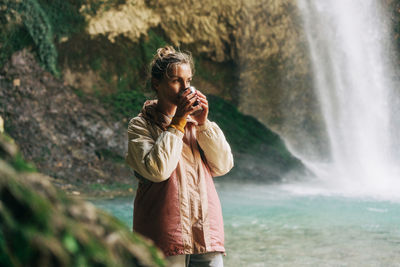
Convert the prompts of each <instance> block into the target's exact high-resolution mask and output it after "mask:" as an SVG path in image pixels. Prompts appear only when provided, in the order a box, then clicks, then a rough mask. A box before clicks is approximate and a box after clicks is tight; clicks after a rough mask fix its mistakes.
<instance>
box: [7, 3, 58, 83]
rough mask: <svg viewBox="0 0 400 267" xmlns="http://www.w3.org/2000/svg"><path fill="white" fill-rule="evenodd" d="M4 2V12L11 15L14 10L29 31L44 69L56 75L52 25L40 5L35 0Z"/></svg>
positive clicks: (55, 53)
mask: <svg viewBox="0 0 400 267" xmlns="http://www.w3.org/2000/svg"><path fill="white" fill-rule="evenodd" d="M4 3H5V6H6V14H8V15H9V16H10V17H11V16H14V15H15V14H14V13H13V11H16V12H17V13H18V15H19V16H20V17H21V19H22V22H23V24H24V25H25V27H26V30H27V32H29V35H30V36H31V38H32V40H33V42H34V43H35V46H36V48H37V51H38V55H39V58H40V60H41V62H42V63H43V65H44V66H45V67H46V69H47V70H49V71H50V72H52V73H53V74H55V75H58V74H59V72H58V70H57V50H56V48H55V46H54V43H53V32H52V27H51V24H50V22H49V20H48V17H47V16H46V13H45V12H44V11H43V9H42V8H41V6H40V5H39V4H38V2H37V1H36V0H24V1H13V0H6V1H5V2H4ZM14 34H15V33H14ZM11 35H13V32H11Z"/></svg>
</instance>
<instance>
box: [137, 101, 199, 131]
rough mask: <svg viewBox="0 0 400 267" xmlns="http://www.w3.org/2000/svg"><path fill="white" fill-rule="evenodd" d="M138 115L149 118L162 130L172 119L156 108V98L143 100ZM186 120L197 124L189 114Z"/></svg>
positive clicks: (165, 128)
mask: <svg viewBox="0 0 400 267" xmlns="http://www.w3.org/2000/svg"><path fill="white" fill-rule="evenodd" d="M139 116H142V117H143V118H145V119H146V120H149V121H150V122H152V123H155V124H157V125H158V126H159V127H160V128H161V129H163V130H164V131H165V130H167V128H168V126H169V125H170V124H171V120H172V118H170V117H168V116H167V115H165V114H163V113H161V112H160V111H158V110H157V100H156V99H153V100H147V101H146V102H144V104H143V108H142V110H141V111H140V114H139ZM186 120H187V122H188V123H193V124H194V125H197V121H195V120H193V119H192V118H191V116H188V117H187V118H186Z"/></svg>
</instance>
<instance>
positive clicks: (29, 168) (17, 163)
mask: <svg viewBox="0 0 400 267" xmlns="http://www.w3.org/2000/svg"><path fill="white" fill-rule="evenodd" d="M11 164H12V166H13V167H14V168H15V169H16V170H17V171H20V172H37V170H36V167H35V165H34V164H33V163H30V162H26V161H25V160H24V158H23V157H22V155H21V153H18V154H17V155H16V156H15V157H14V159H13V161H12V162H11Z"/></svg>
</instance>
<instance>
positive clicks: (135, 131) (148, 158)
mask: <svg viewBox="0 0 400 267" xmlns="http://www.w3.org/2000/svg"><path fill="white" fill-rule="evenodd" d="M147 127H148V126H147V122H146V121H144V120H143V119H142V118H138V117H136V118H133V119H132V120H131V121H130V122H129V126H128V153H127V155H126V163H127V164H128V165H129V166H130V167H131V168H132V169H134V170H135V171H136V172H138V173H139V174H140V175H141V176H143V177H145V178H147V179H148V180H150V181H152V182H156V183H157V182H162V181H165V180H167V179H168V178H169V177H170V176H171V174H172V172H173V171H174V170H175V168H176V166H177V165H178V161H179V159H180V156H181V152H182V147H183V141H182V137H183V133H182V132H180V131H178V130H176V129H174V128H168V130H167V131H163V132H162V133H161V134H160V135H159V136H158V138H157V139H156V140H154V139H153V137H152V136H151V133H150V131H149V129H148V128H147Z"/></svg>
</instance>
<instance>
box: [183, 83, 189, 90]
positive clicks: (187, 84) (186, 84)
mask: <svg viewBox="0 0 400 267" xmlns="http://www.w3.org/2000/svg"><path fill="white" fill-rule="evenodd" d="M183 86H184V87H185V89H186V88H188V87H189V86H190V82H189V81H188V82H183Z"/></svg>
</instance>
